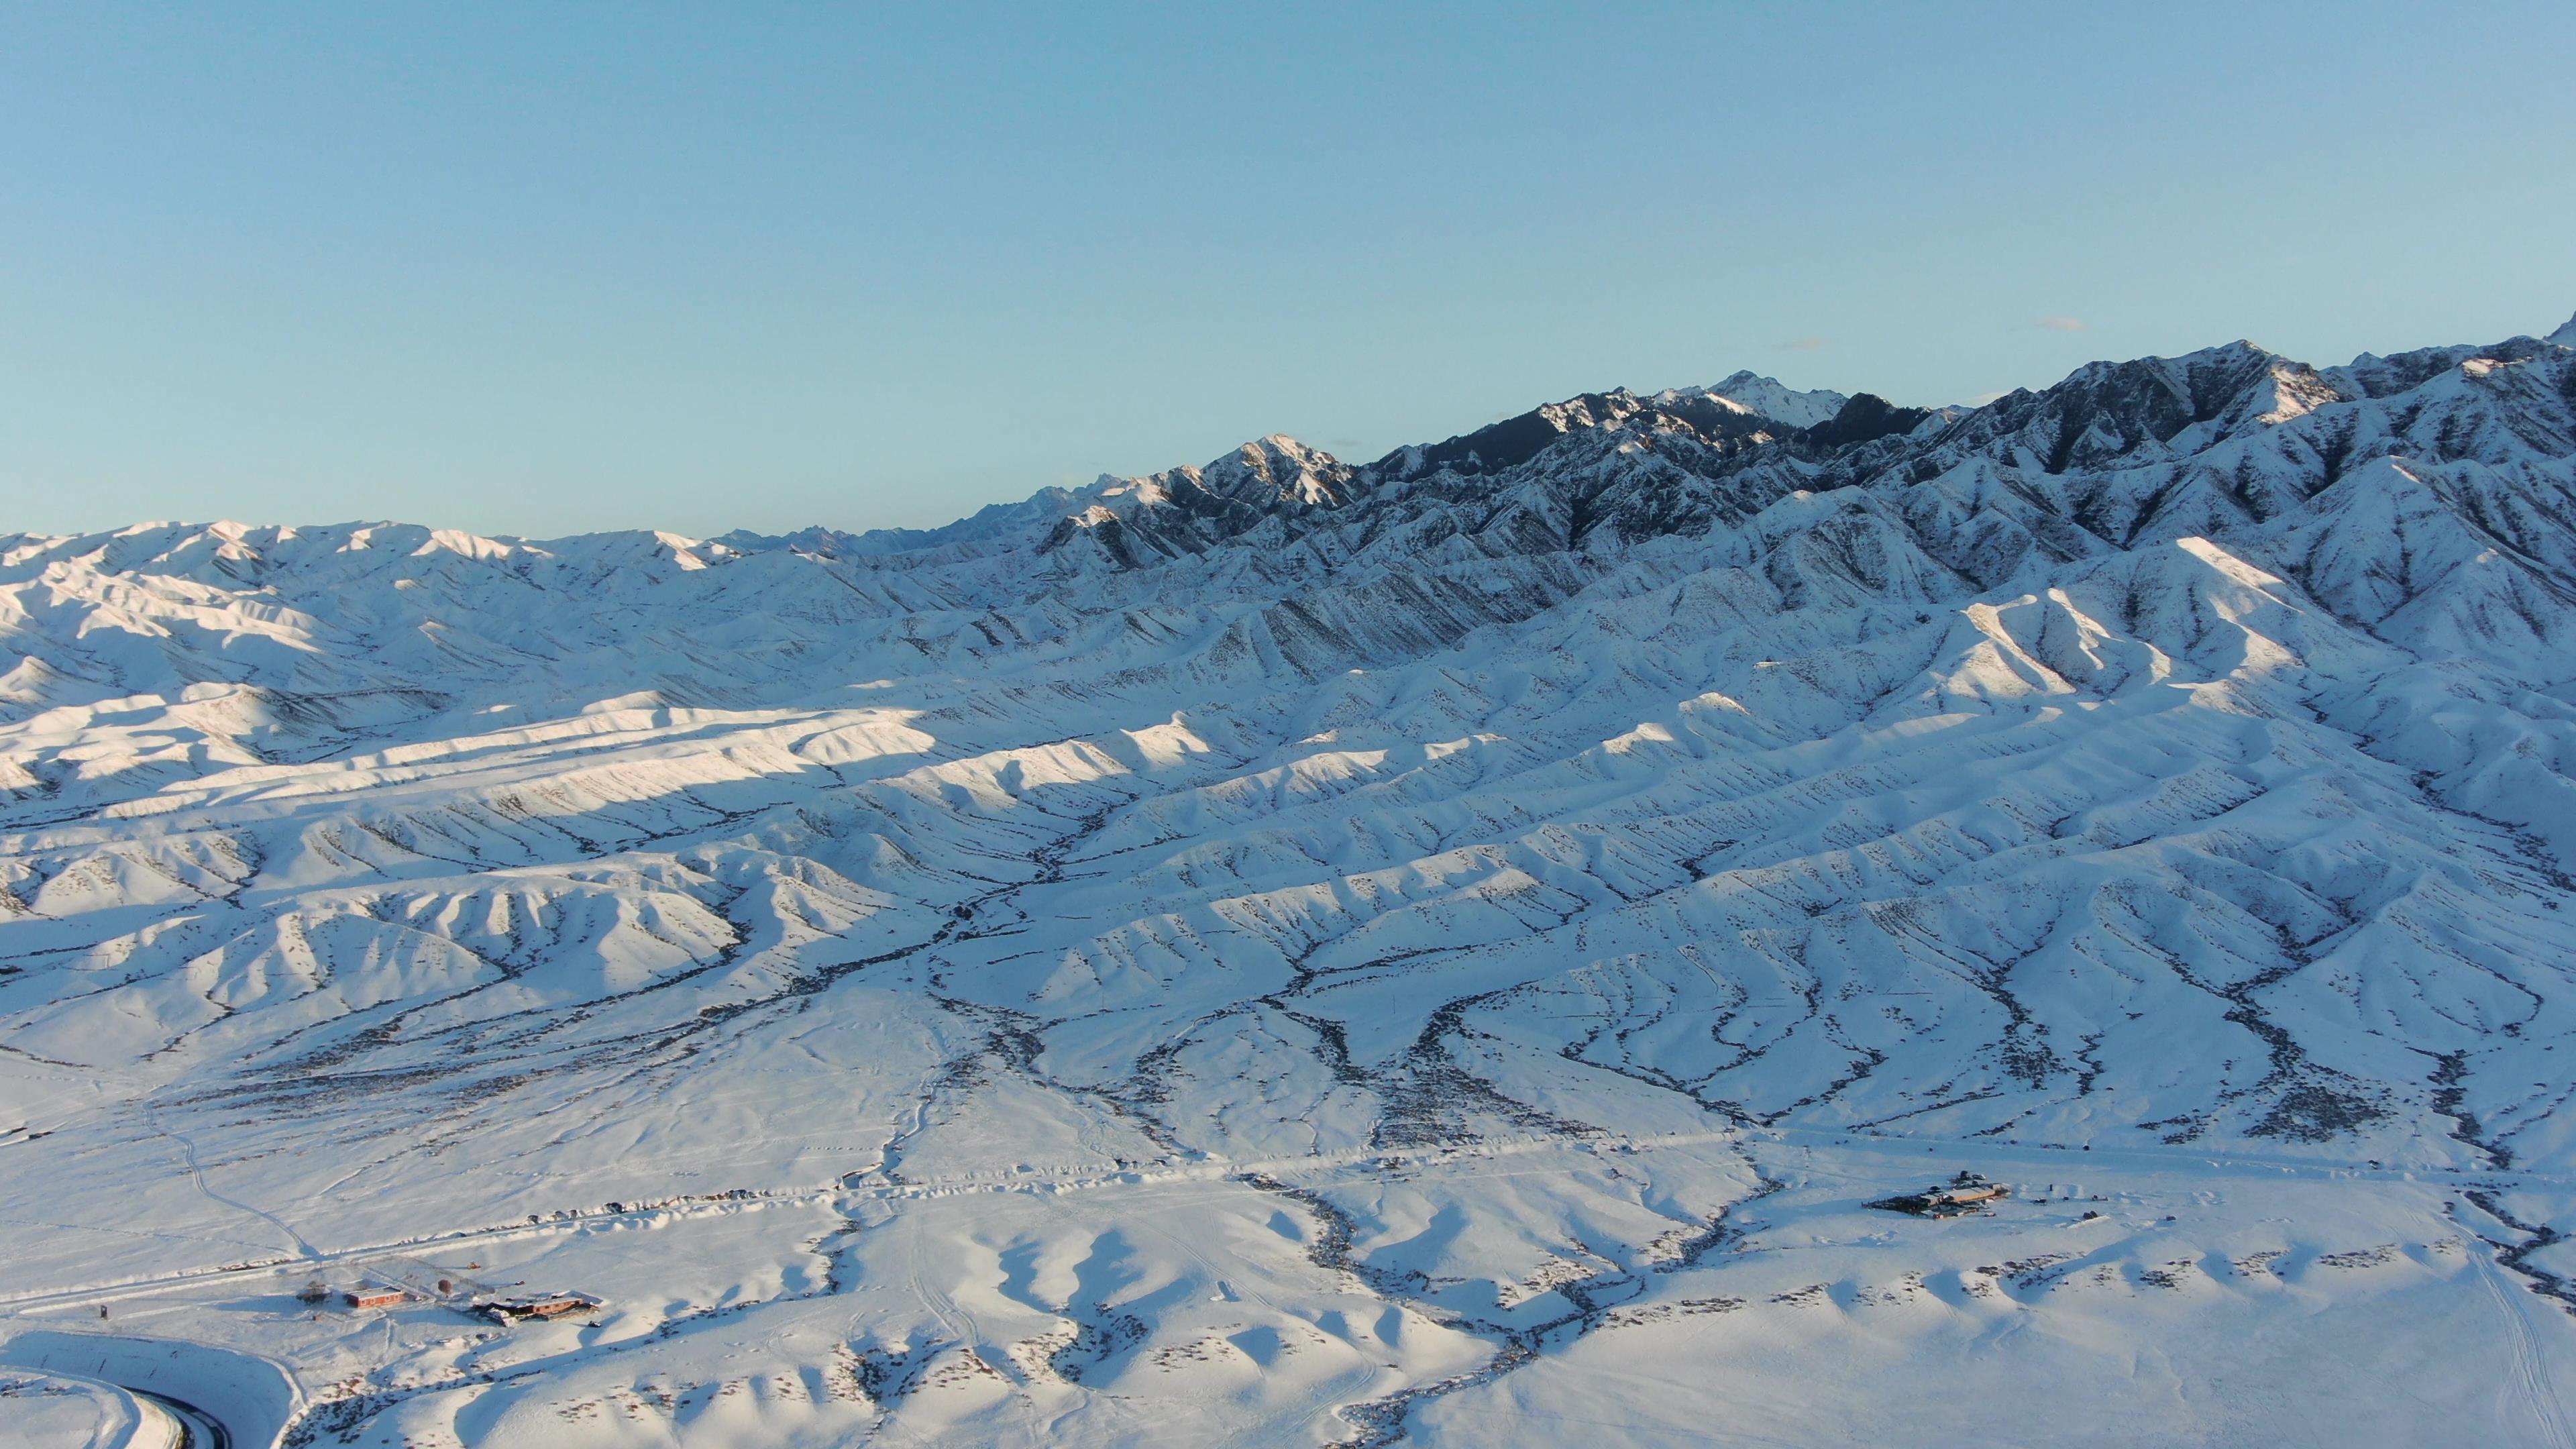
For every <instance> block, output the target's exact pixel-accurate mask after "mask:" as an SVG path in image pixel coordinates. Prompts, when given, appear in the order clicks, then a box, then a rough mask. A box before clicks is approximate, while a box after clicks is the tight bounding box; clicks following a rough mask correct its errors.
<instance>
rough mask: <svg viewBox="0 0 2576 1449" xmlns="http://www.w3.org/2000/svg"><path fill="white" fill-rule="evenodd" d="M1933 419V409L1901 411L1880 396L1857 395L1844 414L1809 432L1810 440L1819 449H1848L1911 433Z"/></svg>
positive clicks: (1905, 409) (1850, 401)
mask: <svg viewBox="0 0 2576 1449" xmlns="http://www.w3.org/2000/svg"><path fill="white" fill-rule="evenodd" d="M1930 416H1932V410H1931V409H1930V408H1901V407H1898V406H1896V405H1895V404H1894V403H1891V402H1889V401H1888V400H1887V399H1885V398H1883V397H1880V396H1879V395H1878V394H1876V393H1869V392H1864V393H1857V394H1855V395H1853V396H1852V397H1851V398H1849V399H1848V400H1846V401H1845V402H1844V403H1843V405H1842V410H1841V411H1839V412H1837V413H1835V414H1834V415H1833V416H1832V417H1830V418H1827V419H1826V420H1825V421H1823V422H1821V423H1818V424H1816V425H1815V426H1814V427H1811V428H1809V429H1807V430H1806V440H1807V441H1808V442H1809V443H1810V444H1813V445H1815V446H1817V447H1823V448H1847V447H1850V446H1851V445H1852V444H1854V443H1869V442H1875V441H1877V440H1878V439H1880V438H1885V437H1890V436H1893V435H1896V434H1899V433H1910V432H1912V431H1914V429H1915V428H1916V427H1917V426H1919V425H1920V424H1921V423H1922V421H1923V420H1924V419H1925V418H1928V417H1930Z"/></svg>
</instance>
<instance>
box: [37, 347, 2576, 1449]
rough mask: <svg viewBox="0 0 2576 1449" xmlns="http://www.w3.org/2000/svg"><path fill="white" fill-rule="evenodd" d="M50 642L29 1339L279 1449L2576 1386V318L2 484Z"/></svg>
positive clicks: (1569, 1427)
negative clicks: (1445, 430) (964, 500)
mask: <svg viewBox="0 0 2576 1449" xmlns="http://www.w3.org/2000/svg"><path fill="white" fill-rule="evenodd" d="M0 666H5V672H0V1315H5V1316H0V1335H7V1334H11V1333H16V1334H18V1335H19V1336H18V1338H15V1339H12V1340H11V1341H10V1344H14V1345H17V1346H18V1347H19V1349H20V1352H19V1353H18V1356H17V1357H16V1358H12V1357H11V1347H10V1345H9V1344H0V1366H5V1365H7V1364H9V1363H17V1364H20V1365H21V1367H22V1369H23V1370H24V1371H25V1372H27V1373H30V1374H32V1373H34V1372H35V1370H36V1369H37V1368H39V1367H45V1366H47V1365H48V1364H50V1367H51V1368H54V1369H64V1363H63V1362H59V1361H56V1360H61V1359H62V1357H63V1354H64V1352H65V1350H63V1349H62V1344H64V1343H71V1344H73V1346H74V1348H76V1349H82V1350H83V1351H85V1349H86V1346H88V1345H91V1344H92V1343H93V1342H95V1343H99V1344H105V1343H108V1342H110V1341H111V1340H113V1341H114V1342H116V1343H121V1344H128V1345H129V1346H130V1341H131V1340H132V1339H133V1338H137V1337H140V1338H150V1339H155V1340H171V1341H175V1342H178V1343H183V1344H186V1345H189V1346H190V1347H188V1348H187V1349H186V1350H184V1351H185V1352H188V1353H197V1354H203V1355H215V1356H217V1358H216V1360H215V1362H216V1363H217V1364H218V1369H217V1370H216V1371H214V1376H215V1377H216V1378H217V1379H222V1378H224V1377H225V1374H226V1372H229V1371H224V1370H221V1369H220V1364H221V1363H222V1362H225V1361H226V1360H223V1359H222V1358H221V1356H222V1355H225V1354H238V1355H244V1356H246V1357H244V1358H243V1359H242V1360H241V1362H244V1363H250V1362H258V1363H260V1364H262V1365H264V1367H262V1368H261V1369H260V1370H259V1371H260V1372H261V1373H265V1374H269V1375H271V1376H272V1377H274V1378H275V1379H276V1381H277V1382H279V1383H282V1384H284V1385H286V1388H285V1389H283V1390H280V1391H279V1392H278V1393H276V1394H272V1395H270V1396H269V1397H268V1398H264V1399H260V1400H259V1403H260V1404H264V1405H268V1407H264V1408H263V1407H257V1406H254V1407H251V1408H246V1409H238V1410H236V1411H234V1412H235V1413H236V1415H237V1416H238V1417H240V1418H241V1420H242V1422H237V1423H236V1424H235V1426H234V1433H235V1435H236V1438H237V1439H246V1440H256V1439H257V1438H258V1436H262V1435H271V1434H280V1433H282V1434H284V1435H286V1436H287V1437H288V1439H289V1440H290V1441H291V1442H297V1443H353V1444H361V1443H363V1444H427V1443H458V1442H462V1443H467V1444H485V1443H489V1444H531V1445H536V1444H543V1445H554V1444H594V1443H595V1444H625V1443H635V1444H647V1443H651V1444H661V1443H671V1442H678V1443H683V1444H689V1445H700V1444H745V1445H751V1444H790V1443H795V1444H842V1443H859V1442H866V1441H869V1440H871V1439H872V1438H874V1437H876V1436H879V1435H882V1436H884V1437H885V1439H886V1442H888V1443H915V1442H943V1443H945V1442H955V1443H993V1442H1012V1443H1038V1442H1049V1443H1072V1442H1100V1443H1128V1442H1164V1443H1191V1444H1197V1443H1218V1442H1225V1443H1247V1444H1248V1443H1276V1444H1311V1443H1324V1442H1337V1441H1338V1442H1351V1443H1385V1442H1391V1441H1393V1440H1395V1439H1397V1438H1405V1439H1409V1440H1420V1441H1425V1442H1441V1443H1447V1442H1456V1443H1495V1442H1569V1441H1572V1440H1578V1439H1579V1440H1584V1441H1598V1442H1633V1443H1654V1444H1662V1443H1672V1444H1679V1443H1704V1442H1711V1440H1712V1438H1715V1439H1716V1441H1717V1442H1741V1443H1745V1444H1784V1443H1786V1444H1819V1445H1825V1444H1843V1443H1850V1442H1857V1441H1859V1440H1862V1439H1869V1438H1875V1437H1880V1436H1882V1435H1885V1436H1897V1435H1902V1436H1905V1437H1907V1438H1908V1439H1910V1440H1911V1441H1912V1442H1919V1443H1951V1442H1969V1441H1972V1440H1973V1441H1977V1442H2023V1441H2024V1440H2023V1438H2016V1437H2015V1435H2017V1434H2018V1435H2022V1436H2024V1437H2028V1436H2031V1435H2038V1436H2039V1437H2041V1438H2046V1439H2048V1440H2049V1441H2050V1442H2079V1441H2090V1442H2149V1441H2152V1442H2170V1443H2240V1442H2254V1441H2264V1442H2273V1441H2276V1440H2277V1439H2279V1437H2280V1436H2283V1435H2288V1436H2289V1442H2300V1439H2299V1436H2301V1435H2306V1434H2310V1433H2316V1434H2322V1435H2328V1436H2330V1437H2335V1438H2340V1439H2342V1440H2344V1441H2346V1442H2354V1443H2381V1442H2390V1443H2395V1442H2436V1441H2440V1442H2466V1440H2464V1439H2462V1438H2460V1437H2459V1436H2460V1435H2461V1434H2462V1433H2463V1432H2464V1426H2472V1427H2473V1429H2474V1432H2473V1433H2470V1435H2469V1437H2471V1438H2474V1439H2476V1440H2477V1441H2478V1442H2484V1443H2532V1444H2558V1445H2564V1444H2568V1443H2570V1442H2571V1439H2570V1437H2569V1430H2568V1428H2567V1423H2566V1413H2565V1411H2564V1410H2563V1408H2562V1407H2561V1406H2560V1404H2559V1402H2558V1399H2557V1395H2556V1393H2555V1390H2554V1389H2553V1387H2552V1378H2551V1375H2552V1373H2553V1372H2555V1373H2557V1374H2560V1375H2562V1376H2563V1375H2566V1374H2570V1373H2576V1322H2571V1320H2570V1319H2569V1317H2568V1315H2567V1314H2566V1313H2563V1312H2561V1311H2559V1310H2560V1309H2561V1308H2562V1307H2576V1287H2571V1280H2576V1245H2563V1244H2562V1243H2561V1235H2562V1233H2568V1232H2576V1114H2571V1115H2570V1116H2569V1117H2560V1116H2558V1115H2557V1113H2558V1111H2559V1109H2560V1107H2561V1106H2562V1105H2563V1104H2565V1103H2566V1102H2567V1101H2568V1099H2569V1098H2570V1096H2571V1095H2576V1071H2571V1066H2572V1065H2576V778H2571V777H2576V321H2571V322H2570V324H2569V325H2568V326H2567V327H2563V328H2560V329H2559V330H2558V331H2557V332H2556V333H2554V334H2552V335H2551V336H2549V337H2546V338H2533V337H2517V338H2513V339H2509V340H2506V341H2503V342H2499V343H2495V344H2493V345H2486V346H2460V347H2445V348H2435V349H2428V350H2423V351H2416V352H2407V353H2401V354H2398V355H2395V356H2391V357H2376V356H2365V357H2362V358H2359V359H2357V360H2355V361H2354V362H2352V363H2350V364H2348V365H2346V366H2341V367H2326V368H2318V367H2312V366H2309V365H2307V364H2304V363H2299V362H2294V361H2291V360H2290V359H2288V358H2285V357H2281V356H2278V355H2275V354H2273V353H2270V352H2267V351H2265V350H2263V349H2261V348H2259V347H2256V346H2254V345H2252V344H2250V343H2243V342H2239V343H2233V344H2229V345H2227V346H2222V347H2215V348H2211V349H2208V350H2206V351H2202V352H2196V353H2193V354H2190V355H2188V356H2184V357H2178V358H2147V359H2141V360H2138V361H2132V362H2121V363H2097V364H2093V365H2090V366H2087V367H2085V368H2082V369H2080V370H2078V371H2077V372H2075V373H2074V374H2073V375H2071V376H2069V377H2068V378H2066V379H2065V380H2064V381H2063V382H2060V383H2058V384H2057V385H2055V386H2053V387H2050V388H2047V389H2044V390H2041V391H2037V392H2030V391H2022V392H2015V393H2012V394H2011V395H2009V396H2006V397H2003V398H2001V399H1998V400H1996V401H1994V402H1992V403H1989V404H1987V405H1985V406H1982V407H1976V408H1936V409H1923V408H1913V407H1901V406H1895V405H1892V404H1890V403H1888V402H1886V401H1884V400H1882V399H1879V398H1877V397H1873V396H1869V395H1866V394H1862V395H1855V396H1849V397H1846V396H1844V395H1842V394H1840V393H1833V392H1797V391H1793V390H1790V389H1788V388H1785V387H1783V386H1782V385H1780V384H1779V383H1777V382H1774V381H1772V380H1770V379H1767V378H1760V377H1755V376H1753V375H1751V374H1749V373H1738V374H1736V375H1735V376H1733V377H1730V378H1728V379H1726V380H1725V381H1724V382H1722V383H1719V384H1717V385H1716V386H1715V387H1712V388H1682V389H1675V390H1670V391H1664V392H1658V393H1654V394H1652V395H1641V394H1637V393H1632V392H1628V391H1625V390H1619V391H1612V392H1605V393H1595V394H1585V395H1583V396H1581V397H1577V398H1572V399H1568V400H1566V401H1564V402H1561V403H1556V404H1551V405H1549V406H1545V407H1541V408H1538V409H1537V410H1535V411H1533V412H1530V413H1527V414H1524V415H1522V416H1519V417H1515V418H1512V419H1509V420H1507V421H1504V422H1500V423H1497V424H1495V425H1493V426H1491V427H1487V428H1483V429H1480V430H1478V431H1475V432H1472V433H1468V434H1465V435H1463V436H1459V437H1454V438H1450V439H1448V440H1446V441H1444V442H1438V443H1431V444H1425V445H1420V446H1413V447H1406V448H1401V449H1398V450H1397V451H1395V452H1393V453H1390V454H1388V455H1387V456H1386V457H1383V458H1380V459H1377V460H1376V461H1374V462H1370V463H1365V464H1355V463H1352V462H1348V461H1345V460H1341V459H1336V458H1334V457H1332V456H1330V455H1328V454H1326V453H1323V452H1321V451H1318V450H1315V449H1312V448H1309V447H1307V446H1305V445H1303V444H1300V443H1298V442H1296V441H1294V440H1292V439H1288V438H1284V437H1270V438H1264V439H1260V440H1258V441H1255V442H1252V443H1248V444H1246V445H1244V446H1243V447H1242V448H1241V449H1239V450H1237V451H1236V452H1234V453H1232V454H1229V455H1228V456H1226V457H1223V458H1219V459H1217V460H1215V461H1213V462H1210V463H1208V464H1206V465H1205V466H1203V467H1184V468H1175V469H1173V470H1170V471H1168V472H1164V473H1159V474H1155V475H1153V476H1151V477H1147V478H1136V479H1108V478H1104V479H1102V480H1101V481H1100V482H1098V483H1096V484H1094V485H1092V486H1090V487H1088V488H1084V489H1080V490H1063V489H1053V490H1048V491H1046V492H1042V493H1040V494H1038V495H1036V496H1035V497H1032V498H1030V499H1029V500H1027V501H1025V502H1022V503H1017V504H1008V505H997V506H995V507H992V508H987V509H985V510H983V511H982V512H980V513H978V514H976V515H974V516H973V517H970V518H967V519H964V520H962V521H960V522H958V523H954V524H951V525H949V526H947V527H944V528H939V529H932V530H899V531H887V532H876V533H863V534H855V535H854V534H844V533H839V532H835V531H833V530H829V529H823V528H816V529H810V530H807V531H805V532H802V533H797V534H792V535H788V536H785V537H767V536H760V535H753V534H731V535H727V536H725V537H723V538H720V539H713V540H693V539H687V538H681V537H677V536H674V535H669V534H654V533H612V534H593V535H584V536H580V537H575V538H569V539H557V540H548V541H542V542H532V541H526V540H518V539H494V538H483V537H477V536H473V535H469V534H464V533H459V532H455V531H450V530H439V529H433V528H428V527H419V526H412V525H406V524H369V525H336V526H329V527H293V528H288V527H251V526H245V525H240V524H231V523H219V524H209V525H193V524H192V525H180V524H149V525H141V526H137V527H133V528H128V529H123V530H119V531H117V532H114V533H108V534H97V535H87V536H78V537H49V536H34V535H23V534H22V535H16V536H8V537H0ZM2562 1046H2567V1047H2569V1048H2570V1051H2571V1057H2566V1058H2562V1057H2560V1056H2558V1055H2557V1053H2558V1050H2559V1048H2560V1047H2562ZM1959 1169H1975V1170H1982V1171H1985V1172H1988V1173H1990V1174H1992V1175H1995V1176H1997V1177H1999V1178H2003V1179H2005V1180H2008V1181H2011V1182H2013V1183H2014V1184H2015V1185H2016V1193H2017V1195H2016V1197H2015V1198H2014V1199H2013V1200H2012V1201H2011V1202H2010V1203H2009V1204H2008V1205H2007V1206H2006V1207H2004V1208H2003V1209H2001V1210H1999V1211H1997V1212H1995V1213H1993V1214H1992V1215H1990V1216H1987V1217H1983V1218H1975V1219H1959V1220H1953V1221H1948V1222H1917V1221H1915V1220H1912V1219H1900V1218H1895V1217H1892V1216H1891V1215H1888V1214H1884V1213H1875V1212H1872V1211H1870V1210H1868V1209H1866V1208H1865V1207H1863V1206H1861V1204H1863V1203H1864V1202H1866V1201H1869V1200H1872V1199H1875V1198H1879V1197H1883V1196H1886V1195H1887V1194H1889V1193H1891V1192H1895V1191H1900V1190H1906V1189H1911V1188H1919V1187H1920V1186H1921V1185H1922V1183H1923V1182H1924V1181H1927V1180H1929V1176H1928V1175H1930V1174H1933V1173H1935V1172H1938V1173H1941V1174H1946V1173H1948V1172H1949V1171H1953V1170H1959ZM317 1276H318V1277H321V1278H323V1279H325V1280H327V1281H329V1282H331V1283H333V1284H334V1285H335V1286H336V1285H339V1284H341V1283H342V1282H343V1281H344V1280H345V1281H348V1282H355V1281H357V1280H358V1279H360V1278H372V1279H376V1280H382V1281H388V1282H395V1283H399V1284H403V1285H408V1286H409V1287H411V1288H413V1289H416V1290H418V1292H419V1295H420V1296H419V1297H418V1298H416V1299H415V1300H414V1301H412V1302H410V1303H408V1304H406V1305H403V1306H401V1307H398V1308H394V1309H389V1310H383V1311H371V1312H367V1313H358V1312H353V1311H350V1310H345V1309H340V1308H327V1309H323V1310H320V1311H315V1310H311V1309H309V1308H307V1307H306V1306H305V1305H302V1304H299V1303H297V1302H296V1301H295V1300H294V1299H293V1298H292V1297H291V1296H289V1295H290V1294H291V1292H292V1290H293V1289H294V1288H295V1287H298V1286H301V1285H302V1284H303V1283H304V1282H305V1281H306V1280H307V1279H309V1278H313V1277H317ZM438 1281H445V1282H447V1283H448V1284H449V1285H450V1286H449V1287H448V1288H446V1289H444V1290H441V1289H438V1288H435V1287H433V1286H432V1284H433V1283H435V1282H438ZM512 1285H518V1286H520V1287H523V1288H531V1289H533V1288H562V1289H579V1290H581V1291H585V1292H588V1293H592V1294H595V1295H597V1296H598V1297H600V1298H602V1299H604V1300H605V1301H606V1304H607V1306H606V1307H605V1308H604V1309H602V1310H601V1311H600V1312H598V1313H596V1314H593V1315H590V1316H588V1317H585V1318H580V1319H577V1320H562V1321H556V1322H552V1323H546V1324H534V1325H526V1326H522V1327H519V1328H515V1329H512V1330H509V1331H506V1332H504V1331H500V1330H496V1329H493V1328H491V1327H490V1326H489V1325H483V1324H480V1323H479V1321H477V1320H474V1319H471V1318H469V1317H467V1316H465V1315H464V1314H462V1313H460V1312H459V1311H458V1305H459V1304H462V1303H463V1302H465V1301H466V1300H467V1299H469V1298H470V1297H471V1296H472V1295H473V1294H474V1293H476V1292H497V1291H500V1290H501V1289H503V1288H507V1287H510V1286H512ZM102 1316H103V1317H104V1318H105V1320H106V1321H104V1322H102V1321H101V1318H102ZM102 1335H103V1336H104V1337H101V1336H102ZM39 1348H42V1349H43V1351H44V1352H43V1354H39V1353H38V1352H37V1350H38V1349H39ZM48 1354H49V1355H52V1358H51V1359H44V1355H48ZM73 1356H74V1357H77V1356H78V1355H77V1354H74V1355H73ZM40 1360H43V1361H42V1362H40ZM106 1362H107V1360H106V1359H104V1358H102V1359H101V1363H102V1364H104V1363H106ZM65 1371H66V1372H72V1371H76V1372H78V1373H82V1374H90V1375H92V1376H100V1375H104V1374H106V1370H104V1369H102V1368H86V1369H83V1368H78V1367H77V1366H74V1367H73V1369H66V1370H65ZM10 1372H12V1371H11V1370H9V1369H7V1368H6V1367H0V1393H6V1392H8V1391H9V1389H8V1384H9V1382H10V1381H9V1380H8V1379H7V1375H8V1373H10ZM110 1376H112V1375H110ZM238 1377H239V1375H238V1374H235V1375H234V1378H235V1379H238ZM25 1382H27V1383H30V1384H32V1383H35V1382H37V1380H36V1379H34V1378H29V1379H26V1380H25ZM262 1382H264V1383H265V1382H267V1380H265V1379H263V1380H262ZM2567 1382H2570V1383H2576V1379H2569V1380H2567ZM129 1386H130V1387H144V1388H148V1387H150V1386H149V1385H129ZM179 1397H181V1398H186V1397H187V1396H186V1395H184V1394H182V1395H179ZM203 1407H206V1408H208V1409H210V1410H215V1411H218V1412H221V1408H220V1406H217V1405H203ZM2140 1425H2148V1426H2151V1427H2152V1429H2153V1432H2149V1433H2140V1432H2137V1431H2138V1427H2139V1426H2140ZM2124 1426H2125V1428H2126V1430H2127V1431H2128V1432H2125V1433H2124V1432H2123V1428H2124ZM1727 1435H1733V1436H1735V1437H1734V1438H1732V1439H1730V1438H1727V1437H1726V1436H1727ZM1997 1436H2000V1438H1998V1437H1997ZM2409 1436H2412V1437H2411V1438H2410V1437H2409ZM2032 1442H2036V1440H2035V1439H2034V1440H2032Z"/></svg>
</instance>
